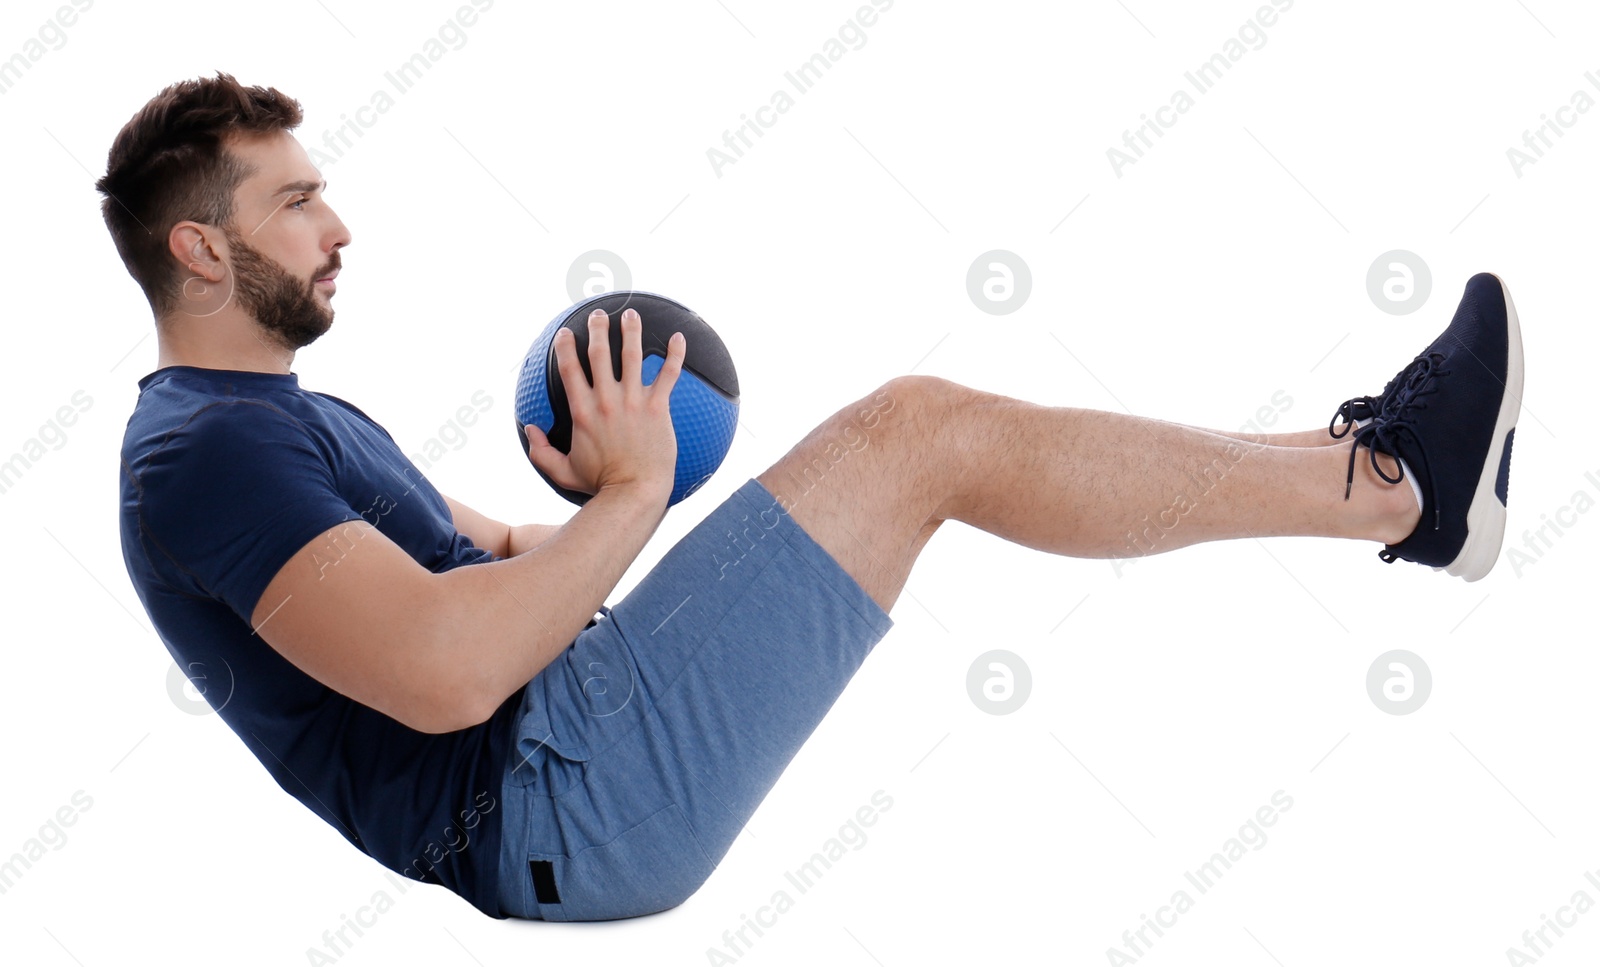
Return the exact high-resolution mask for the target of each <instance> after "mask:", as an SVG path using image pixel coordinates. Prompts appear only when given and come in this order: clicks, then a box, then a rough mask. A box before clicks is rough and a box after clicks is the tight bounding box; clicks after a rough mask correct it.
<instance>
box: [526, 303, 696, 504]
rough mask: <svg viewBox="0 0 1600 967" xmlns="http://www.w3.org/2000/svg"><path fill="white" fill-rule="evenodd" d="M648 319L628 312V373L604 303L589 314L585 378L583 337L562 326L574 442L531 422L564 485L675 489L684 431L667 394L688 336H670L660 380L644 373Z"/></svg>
mask: <svg viewBox="0 0 1600 967" xmlns="http://www.w3.org/2000/svg"><path fill="white" fill-rule="evenodd" d="M640 330H641V323H640V321H639V313H638V312H637V311H636V310H634V309H627V310H624V311H623V313H622V379H621V380H620V381H619V380H617V379H616V378H615V377H614V376H613V375H612V370H611V319H610V317H608V316H607V315H606V313H605V311H604V310H602V309H596V310H594V312H592V313H590V314H589V369H590V372H592V373H593V374H594V385H592V386H591V385H590V384H589V381H588V380H587V379H585V378H584V375H583V366H582V364H581V363H580V362H579V361H578V353H577V348H576V347H577V341H576V340H575V339H574V337H573V335H572V333H571V332H570V331H569V330H567V328H566V327H564V326H563V327H562V328H561V329H558V330H556V335H555V351H556V367H557V369H558V370H559V371H560V373H561V380H562V382H563V383H565V384H566V391H567V404H568V406H569V408H570V409H571V411H572V448H571V452H570V453H562V452H561V451H560V450H557V449H556V448H555V447H553V446H551V445H550V441H549V439H548V438H546V437H545V435H544V433H543V432H542V431H541V430H540V429H539V428H538V427H537V426H533V425H531V424H530V425H529V426H528V427H527V430H526V432H527V437H528V457H529V459H531V460H532V461H533V465H534V466H535V467H538V468H539V470H541V471H543V473H544V474H545V476H547V477H549V478H550V479H551V480H552V481H554V482H555V483H556V484H557V485H558V486H560V487H563V488H565V489H567V490H576V491H578V492H580V493H586V494H597V493H599V492H600V491H601V490H604V489H606V488H607V487H619V486H628V487H643V488H646V489H647V490H653V491H655V490H658V491H659V492H660V493H661V494H662V495H663V498H664V497H665V495H666V494H668V493H671V491H672V481H673V476H674V473H675V471H676V468H677V462H678V439H677V436H676V435H675V434H674V432H673V429H672V412H671V410H670V409H668V406H667V401H668V398H669V397H670V396H671V395H672V387H673V386H674V385H676V384H677V382H678V374H679V373H681V372H682V371H683V356H684V351H685V348H684V347H685V340H684V336H683V333H681V332H675V333H673V334H672V338H671V339H669V340H667V359H666V362H665V363H664V364H663V365H662V367H661V372H660V373H658V374H656V378H655V382H653V383H651V384H650V385H649V386H646V385H644V381H643V377H642V376H641V375H640V367H641V365H642V360H643V352H642V350H641V348H640V343H641V337H640Z"/></svg>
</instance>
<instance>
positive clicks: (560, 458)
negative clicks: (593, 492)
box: [523, 423, 579, 490]
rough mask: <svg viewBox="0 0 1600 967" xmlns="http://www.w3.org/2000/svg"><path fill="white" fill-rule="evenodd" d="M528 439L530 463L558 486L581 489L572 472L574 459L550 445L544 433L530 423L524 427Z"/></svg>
mask: <svg viewBox="0 0 1600 967" xmlns="http://www.w3.org/2000/svg"><path fill="white" fill-rule="evenodd" d="M523 429H524V430H525V431H526V435H527V438H528V462H530V463H532V464H533V465H534V466H535V467H537V468H538V469H539V470H541V471H543V473H544V475H545V476H547V477H549V478H550V479H551V480H552V481H554V482H555V483H556V485H557V486H561V487H565V488H566V489H568V490H576V489H578V487H579V484H578V482H577V475H576V474H575V473H573V471H572V458H571V457H569V456H568V455H567V454H565V453H562V452H561V451H560V450H557V449H556V448H555V447H554V446H551V444H550V438H549V437H547V436H545V435H544V431H543V430H541V429H539V428H538V427H537V426H535V425H534V424H532V423H530V424H528V425H527V426H526V427H523Z"/></svg>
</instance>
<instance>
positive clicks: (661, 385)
mask: <svg viewBox="0 0 1600 967" xmlns="http://www.w3.org/2000/svg"><path fill="white" fill-rule="evenodd" d="M688 350H689V343H688V340H687V339H685V338H684V335H683V333H681V332H675V333H673V334H672V337H671V338H669V339H668V340H667V361H666V362H664V363H662V364H661V372H659V373H657V374H656V379H655V382H653V383H651V384H650V387H651V389H653V390H655V391H656V392H657V393H660V394H662V395H664V396H671V395H672V387H674V386H676V385H677V383H678V375H679V374H680V373H682V372H683V357H684V356H685V355H686V354H687V353H688Z"/></svg>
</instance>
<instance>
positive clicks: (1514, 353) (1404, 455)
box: [1328, 272, 1522, 581]
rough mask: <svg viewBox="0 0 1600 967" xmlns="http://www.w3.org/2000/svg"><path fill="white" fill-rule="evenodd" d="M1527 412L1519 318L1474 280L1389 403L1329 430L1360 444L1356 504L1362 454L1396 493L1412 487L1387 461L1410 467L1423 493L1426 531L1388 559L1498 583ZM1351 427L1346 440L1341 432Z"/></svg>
mask: <svg viewBox="0 0 1600 967" xmlns="http://www.w3.org/2000/svg"><path fill="white" fill-rule="evenodd" d="M1521 409H1522V333H1521V330H1520V328H1519V327H1518V323H1517V310H1516V307H1515V306H1514V305H1512V302H1511V293H1510V292H1509V291H1507V289H1506V286H1505V283H1503V282H1501V281H1500V279H1499V278H1497V277H1496V276H1494V275H1490V274H1489V273H1487V272H1485V273H1480V274H1478V275H1475V276H1473V277H1472V278H1470V279H1468V280H1467V288H1466V292H1465V293H1464V294H1463V295H1462V297H1461V304H1460V305H1459V306H1458V307H1457V308H1456V314H1455V318H1454V319H1452V320H1451V321H1450V326H1449V328H1447V329H1446V330H1445V331H1444V332H1443V333H1441V334H1440V335H1439V338H1437V339H1435V340H1434V341H1433V344H1432V345H1430V346H1429V347H1428V348H1427V349H1424V350H1423V351H1422V353H1421V354H1420V355H1418V356H1417V357H1416V358H1415V359H1413V360H1412V361H1411V362H1410V363H1409V364H1407V366H1406V367H1405V368H1404V369H1402V370H1401V371H1400V372H1399V373H1398V374H1396V375H1395V378H1394V379H1392V380H1390V381H1389V384H1388V385H1387V386H1385V387H1384V391H1383V393H1382V394H1381V395H1379V396H1376V397H1372V396H1358V397H1355V398H1353V399H1351V400H1347V401H1346V402H1345V403H1343V404H1341V406H1340V407H1339V411H1338V412H1337V413H1336V414H1335V415H1334V418H1333V421H1331V422H1330V424H1329V428H1328V432H1329V433H1330V434H1332V435H1333V436H1334V437H1336V438H1337V437H1342V436H1343V435H1344V434H1345V433H1349V434H1350V436H1351V439H1352V443H1351V445H1350V465H1349V469H1348V471H1347V473H1346V476H1345V498H1346V499H1349V497H1350V488H1351V486H1352V483H1353V481H1354V478H1355V466H1356V451H1357V450H1358V449H1359V448H1360V447H1366V448H1367V449H1368V457H1369V458H1370V459H1371V461H1372V468H1373V470H1374V471H1375V472H1376V473H1377V474H1378V476H1379V477H1380V478H1382V479H1383V480H1385V481H1387V482H1389V483H1391V484H1398V483H1400V482H1401V481H1402V480H1404V479H1405V471H1404V470H1399V471H1397V472H1396V474H1395V475H1394V476H1390V475H1389V474H1388V473H1387V472H1386V471H1385V470H1384V469H1383V467H1382V466H1380V465H1379V463H1378V456H1377V455H1378V453H1380V452H1381V453H1385V454H1388V455H1389V456H1391V457H1395V458H1398V459H1400V460H1403V461H1405V465H1406V466H1407V467H1409V468H1410V470H1411V472H1412V473H1413V474H1414V475H1415V477H1416V483H1417V485H1418V487H1419V488H1420V489H1421V491H1422V519H1421V521H1420V522H1418V524H1417V527H1416V530H1414V531H1412V532H1411V535H1410V536H1409V537H1407V538H1406V539H1405V540H1403V541H1401V542H1400V543H1398V544H1390V545H1386V546H1385V547H1384V549H1383V550H1382V551H1379V552H1378V556H1379V557H1381V558H1382V559H1383V560H1384V561H1385V562H1386V563H1390V564H1392V563H1394V561H1395V560H1396V559H1397V558H1405V559H1406V560H1408V561H1415V562H1416V563H1418V564H1426V565H1429V566H1430V567H1433V568H1435V569H1437V570H1444V571H1448V572H1449V573H1451V574H1454V575H1456V576H1458V577H1462V578H1465V579H1466V580H1468V581H1476V580H1478V579H1479V578H1482V577H1483V576H1484V575H1486V574H1488V573H1489V571H1490V569H1491V568H1493V567H1494V564H1495V561H1496V560H1498V559H1499V557H1500V546H1501V541H1502V539H1503V537H1504V534H1505V526H1506V491H1507V487H1508V485H1509V483H1510V471H1511V442H1512V437H1513V436H1514V435H1515V432H1516V425H1517V415H1518V413H1519V412H1520V411H1521ZM1341 419H1342V420H1344V423H1343V424H1342V426H1341V431H1342V432H1335V426H1334V424H1336V423H1338V421H1339V420H1341ZM1352 428H1353V430H1352Z"/></svg>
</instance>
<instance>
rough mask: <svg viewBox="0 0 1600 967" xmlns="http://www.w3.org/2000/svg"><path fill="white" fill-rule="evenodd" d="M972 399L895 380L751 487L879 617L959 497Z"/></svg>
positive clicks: (952, 389)
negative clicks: (834, 565) (825, 556)
mask: <svg viewBox="0 0 1600 967" xmlns="http://www.w3.org/2000/svg"><path fill="white" fill-rule="evenodd" d="M978 398H979V396H978V393H977V391H975V390H971V389H969V388H967V387H964V386H961V385H960V384H957V383H952V382H950V381H948V380H943V379H939V378H937V377H930V376H902V377H898V378H896V379H892V380H890V381H889V382H887V383H885V384H884V385H883V386H882V387H880V388H879V389H877V390H876V391H874V392H872V393H870V394H868V395H867V396H865V397H862V398H861V399H859V400H857V401H856V402H854V403H851V404H849V405H848V406H845V407H844V408H843V409H840V410H839V411H838V412H836V413H834V414H833V415H832V416H830V417H829V418H828V419H826V420H824V421H823V422H822V423H821V424H819V425H818V426H817V427H816V428H815V429H814V430H812V431H811V432H810V433H809V434H807V435H806V437H805V439H803V440H801V441H800V442H799V443H797V444H795V446H794V447H793V448H792V449H790V451H789V452H788V453H786V454H784V456H783V457H782V458H781V459H779V460H778V461H777V462H776V463H774V464H773V465H772V466H771V467H769V468H768V469H767V470H765V471H763V472H762V473H761V474H760V475H759V476H757V478H756V479H757V480H759V481H760V482H761V484H762V486H763V487H765V488H766V489H767V490H768V491H769V492H771V493H772V494H774V495H775V496H776V497H777V498H778V499H779V501H780V503H781V504H782V505H783V507H784V508H786V509H787V511H788V512H789V514H790V515H791V516H792V517H794V519H795V520H796V522H798V523H799V524H800V525H801V526H802V527H803V528H804V529H805V531H806V532H807V533H808V534H810V536H811V537H812V538H813V539H814V540H815V541H816V542H817V543H818V544H820V545H821V546H822V547H823V548H825V549H826V550H827V551H828V553H829V554H830V555H831V556H832V557H833V558H834V559H835V560H836V561H838V563H839V565H840V566H841V567H843V568H844V570H845V571H846V572H848V573H849V574H850V575H851V576H852V577H853V578H855V580H856V582H857V583H858V584H859V585H861V587H863V588H864V589H866V591H867V593H868V594H870V595H871V596H872V598H873V600H874V601H876V602H878V604H879V606H880V607H882V608H883V609H884V610H885V611H888V610H890V609H892V608H893V606H894V602H895V601H896V599H898V597H899V596H900V592H901V589H903V588H904V587H905V583H906V578H907V576H908V575H909V574H910V571H911V567H912V565H913V564H915V563H916V559H917V555H918V554H919V553H921V551H922V547H923V545H924V544H926V543H927V541H928V539H929V538H930V537H931V536H932V535H933V533H934V531H935V530H937V529H938V527H939V525H940V524H941V523H943V519H942V516H941V514H940V513H939V511H940V510H941V509H942V508H943V506H944V504H945V501H946V499H947V497H948V495H949V494H950V493H951V492H953V491H954V490H956V489H958V488H959V481H958V480H956V479H955V477H956V471H957V470H958V469H959V468H960V461H957V460H953V459H949V458H948V457H949V455H950V454H952V453H958V452H959V451H960V450H962V449H963V448H964V447H963V444H962V442H961V439H962V436H963V434H964V433H965V432H967V429H966V422H965V421H963V420H960V419H957V418H956V417H957V416H959V414H960V413H961V412H962V410H963V407H964V406H966V405H967V404H969V403H971V402H973V401H975V400H977V399H978Z"/></svg>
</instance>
